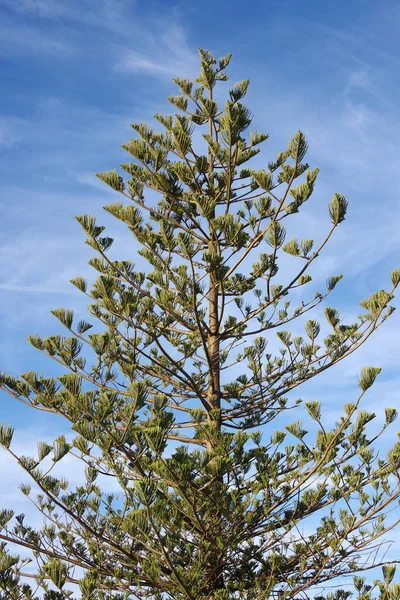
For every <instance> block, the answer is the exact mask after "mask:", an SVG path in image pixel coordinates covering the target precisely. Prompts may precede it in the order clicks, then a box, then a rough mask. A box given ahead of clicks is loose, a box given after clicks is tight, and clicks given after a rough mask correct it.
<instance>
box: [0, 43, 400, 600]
mask: <svg viewBox="0 0 400 600" xmlns="http://www.w3.org/2000/svg"><path fill="white" fill-rule="evenodd" d="M199 53H200V63H201V64H200V74H199V76H198V78H197V79H196V81H191V80H188V79H180V78H176V79H175V80H174V81H175V83H176V85H177V87H178V95H171V96H170V97H169V98H168V100H169V102H170V103H171V104H172V106H173V107H174V109H176V111H177V112H176V114H174V115H160V114H158V115H155V120H156V122H157V123H156V125H157V127H158V129H161V130H160V131H159V130H158V129H155V128H153V127H150V126H148V125H147V124H146V123H133V124H132V129H133V132H134V137H133V138H132V139H131V140H129V141H128V142H126V143H125V144H124V145H123V146H122V147H123V149H124V150H125V151H126V152H127V153H128V154H129V155H130V159H129V160H130V162H126V163H124V164H123V165H121V169H122V171H123V172H125V173H127V174H128V176H129V179H128V180H127V181H126V182H125V181H124V178H123V176H122V175H120V174H119V173H118V172H117V171H116V170H111V171H106V172H104V173H99V174H98V175H97V176H98V177H99V179H100V180H101V181H103V182H104V183H106V184H107V185H108V186H109V187H111V188H112V189H113V190H114V191H116V192H117V193H119V194H120V196H119V199H120V200H119V201H117V202H114V203H112V204H109V205H107V206H105V207H104V209H105V211H106V212H107V213H108V215H110V216H112V217H114V218H115V219H117V220H119V221H120V222H121V223H123V224H124V225H125V226H126V227H127V229H128V231H129V233H130V234H131V235H132V240H133V245H132V247H131V248H129V249H126V255H125V258H123V259H122V260H115V259H113V258H111V256H110V253H109V250H110V248H111V246H112V244H113V239H112V238H111V237H108V236H105V235H104V234H103V232H104V229H105V228H104V227H103V226H100V225H97V223H96V219H95V217H94V216H91V215H83V216H79V217H77V221H78V222H79V224H80V225H81V227H82V228H83V230H84V232H85V235H86V236H87V239H86V243H87V244H88V245H89V246H90V248H91V249H92V250H93V252H94V256H93V257H92V258H91V259H90V261H89V264H90V265H91V266H92V267H93V269H94V271H95V272H96V278H95V279H94V281H93V282H92V283H91V284H89V283H88V282H87V281H86V280H85V279H83V278H82V277H76V278H74V279H72V280H71V282H72V284H73V285H74V286H75V287H76V288H77V289H78V290H79V291H81V292H82V293H83V294H85V296H86V297H88V299H89V306H88V312H89V315H90V322H89V321H86V320H84V319H74V313H73V312H72V311H71V310H70V309H67V308H58V309H55V310H53V311H52V313H53V315H54V316H56V318H57V319H58V320H59V321H60V322H61V324H62V325H63V326H64V327H65V328H66V330H67V337H63V336H61V335H53V336H48V337H44V338H42V337H40V336H39V335H32V336H30V337H29V342H30V343H31V344H32V345H33V346H34V348H36V349H37V350H39V351H40V352H42V353H43V354H45V355H46V357H48V358H49V359H52V360H54V361H56V362H57V364H58V366H59V365H62V366H63V367H64V371H65V372H64V373H63V374H60V375H58V376H57V377H46V376H45V375H44V374H42V373H36V372H35V371H27V372H25V373H23V374H22V375H21V376H20V377H15V376H11V375H7V374H4V373H2V374H0V387H1V389H2V390H4V391H5V392H7V393H8V394H10V395H11V396H13V397H14V398H15V399H17V400H19V401H21V402H23V403H25V404H28V405H31V406H32V407H33V408H36V409H38V410H45V411H49V412H52V413H55V414H57V415H59V416H61V417H63V418H64V419H66V421H67V422H68V423H69V425H70V430H69V431H68V433H66V434H65V435H61V436H59V437H58V438H57V439H55V440H54V441H53V442H52V443H51V444H49V443H47V442H39V443H38V446H37V456H35V457H31V456H18V455H17V454H16V452H15V450H14V448H13V443H12V437H13V428H12V427H10V426H8V425H1V426H0V443H1V445H2V446H3V448H4V449H5V451H7V452H9V453H10V454H11V455H12V456H13V457H14V459H15V460H16V461H17V462H18V464H19V466H20V467H21V468H23V469H24V470H25V472H26V474H27V476H29V477H30V478H31V479H32V486H30V485H28V484H24V485H22V486H21V488H20V489H21V491H22V493H23V494H25V495H26V496H28V497H29V500H31V501H32V502H33V503H34V505H35V506H36V508H37V509H38V511H39V512H40V513H41V515H42V516H43V518H44V525H43V527H31V526H30V525H29V524H27V523H26V522H25V518H24V515H15V514H14V513H13V511H11V510H7V509H4V510H1V511H0V527H1V539H2V543H1V544H0V600H5V599H7V600H9V599H11V600H17V599H18V600H20V599H22V598H24V599H26V600H38V597H39V596H38V594H39V593H40V597H43V598H44V599H45V600H61V599H62V600H65V599H66V598H70V599H71V600H72V598H73V593H72V592H71V591H70V590H69V589H68V586H69V585H70V584H71V583H77V584H78V585H79V589H80V596H81V598H82V600H128V599H130V598H133V597H135V598H139V599H145V598H154V599H155V600H163V599H164V598H167V597H169V598H172V599H176V600H206V599H210V600H211V599H212V600H236V599H237V600H239V599H241V600H256V599H257V600H264V599H265V600H268V599H272V598H279V599H280V600H300V599H301V598H305V597H310V594H311V596H312V597H314V594H315V593H317V592H315V586H317V588H318V594H320V592H321V589H322V588H323V587H324V586H325V585H326V586H327V587H328V586H333V585H335V584H336V583H337V580H338V579H340V578H341V577H343V576H346V577H347V576H349V575H354V576H355V577H354V581H353V589H352V590H351V591H348V590H347V591H344V590H341V589H336V590H335V591H333V592H328V593H326V594H325V593H322V595H319V596H318V595H317V596H316V598H318V599H319V600H345V599H346V600H347V599H349V598H353V599H354V600H356V599H357V600H372V599H373V598H379V599H380V600H395V599H397V600H398V598H399V597H400V588H399V584H397V583H394V577H395V569H394V567H392V566H391V565H389V564H386V563H385V546H384V545H383V541H382V540H384V539H385V534H387V533H388V532H389V531H391V529H392V528H393V527H394V525H395V524H396V520H398V516H395V511H394V510H393V509H394V508H396V506H397V503H398V501H399V499H400V488H399V472H400V442H397V443H396V444H395V445H394V447H393V448H391V449H390V450H389V451H388V452H387V455H386V456H384V455H383V453H382V451H380V453H377V451H376V445H375V442H376V440H377V439H378V438H379V437H380V435H382V432H383V431H385V430H386V428H387V427H390V426H391V425H392V423H393V422H394V421H395V419H396V417H397V412H396V410H395V409H393V408H386V410H385V411H384V414H385V423H384V425H383V426H382V428H381V431H380V432H378V433H377V432H376V428H374V422H373V421H374V419H375V414H374V413H370V412H367V411H365V410H364V409H363V404H362V403H363V396H364V394H365V393H370V392H368V390H369V388H370V387H371V386H372V385H373V383H374V381H375V379H376V377H377V375H378V374H379V372H380V369H378V368H374V367H365V368H364V369H362V371H361V374H360V377H359V380H358V384H359V387H360V388H361V392H359V396H358V397H357V398H356V399H355V401H354V402H352V403H348V404H346V405H345V407H344V409H343V415H342V416H340V417H339V418H338V419H337V420H336V422H333V421H332V422H331V421H329V419H327V418H326V417H324V410H323V409H324V406H323V403H322V402H321V401H319V400H313V401H308V402H306V403H305V404H304V406H302V401H301V400H300V399H294V398H297V396H293V394H295V393H297V388H298V387H299V386H300V385H301V384H303V383H305V382H307V381H309V380H310V379H312V378H314V377H316V376H317V375H319V374H320V373H322V372H324V371H325V370H326V369H328V368H330V367H331V366H333V365H335V364H336V363H338V362H340V361H341V360H343V359H344V358H346V357H347V356H349V355H350V354H351V353H352V352H354V351H355V350H356V349H357V348H359V347H360V345H361V344H362V343H363V342H364V341H365V340H366V339H368V338H369V336H370V335H371V334H372V333H373V332H374V331H375V330H376V329H377V328H378V327H380V325H381V324H382V323H383V322H384V321H385V320H386V318H387V317H388V316H390V314H391V312H392V311H393V310H394V309H393V307H392V306H391V305H390V302H391V301H392V298H393V292H394V289H395V288H396V286H397V285H398V284H399V281H400V275H399V274H400V271H393V272H392V274H391V284H392V288H391V289H389V290H380V291H377V292H373V293H372V294H371V295H370V297H369V298H367V299H366V300H364V301H362V302H361V306H362V307H363V309H364V312H363V314H362V315H360V317H359V318H358V319H357V320H356V321H355V322H346V320H345V319H344V318H342V317H341V316H340V314H339V312H338V310H337V309H335V308H332V307H330V306H326V307H325V308H324V315H325V319H322V321H323V322H321V323H320V322H319V321H317V320H316V319H315V318H313V317H312V316H311V317H310V315H308V314H307V313H309V312H310V311H312V310H313V309H315V308H317V307H318V306H319V305H320V304H321V303H323V302H324V301H325V299H326V298H327V297H328V296H329V295H330V294H331V293H332V292H333V290H334V288H335V286H336V285H337V283H338V282H339V281H340V279H341V278H342V275H333V276H328V277H327V280H326V287H325V286H324V287H325V289H323V290H321V291H315V290H314V291H313V292H312V293H309V292H308V291H307V290H308V289H309V287H311V286H308V287H307V284H308V283H310V282H311V275H310V272H309V271H310V270H311V269H312V266H313V263H314V261H315V260H316V259H317V258H318V256H320V255H321V254H322V253H323V251H324V248H325V246H326V244H327V243H328V241H329V239H330V237H331V235H332V234H333V233H334V231H335V229H336V228H337V227H338V226H340V224H341V223H342V222H343V220H344V219H345V215H346V210H347V201H346V199H345V198H344V197H343V196H342V195H341V194H334V196H333V199H332V201H331V202H330V203H329V204H328V215H327V231H326V232H325V233H324V234H322V233H321V231H318V232H317V234H318V236H317V237H318V239H316V240H315V241H314V240H311V239H308V237H307V233H308V232H306V231H305V232H304V235H305V237H304V239H301V238H292V239H290V240H289V241H286V243H285V237H286V229H287V230H288V231H289V230H290V222H291V219H293V218H295V215H296V214H297V213H298V212H300V211H302V210H305V206H308V207H309V208H308V209H307V210H310V211H312V205H311V202H309V201H310V199H311V197H312V194H313V191H314V187H315V185H316V180H317V176H318V172H319V171H318V169H316V168H310V166H309V165H308V164H307V163H306V162H304V161H305V157H306V154H307V148H308V145H307V141H306V139H305V136H304V134H303V133H302V132H300V131H299V132H297V133H296V134H295V135H294V136H293V137H292V138H291V139H290V140H289V143H288V146H287V148H286V149H284V150H282V151H281V152H279V153H278V155H277V156H276V158H275V159H274V160H272V161H270V162H267V163H264V164H267V167H266V168H264V169H254V168H253V166H252V165H253V162H252V159H253V158H254V157H255V156H256V154H257V153H258V152H259V151H260V146H261V144H262V143H263V142H265V141H266V140H267V138H268V135H267V134H266V133H261V132H258V131H256V132H254V131H251V130H250V126H251V121H252V114H251V112H250V110H249V109H248V108H247V107H246V106H245V105H244V104H243V103H242V101H243V99H244V98H245V96H246V92H247V90H248V87H249V81H248V80H243V81H240V82H238V83H236V84H234V85H232V86H230V88H229V89H228V92H227V96H226V101H225V102H222V103H221V102H220V98H221V94H214V89H215V87H216V86H217V85H218V84H219V82H224V81H226V80H227V79H228V75H227V72H226V68H227V67H228V65H229V62H230V59H231V55H227V56H226V57H224V58H221V59H219V60H217V59H216V58H215V57H214V56H213V55H212V54H211V53H210V52H209V51H207V50H200V52H199ZM201 136H202V138H201ZM199 138H200V139H202V143H201V144H199V145H198V143H197V142H198V140H199ZM204 144H205V145H206V148H205V149H204ZM202 146H203V148H202ZM149 190H150V191H151V194H149V195H147V194H146V192H147V191H149ZM306 203H308V204H306ZM329 217H330V221H331V222H330V223H328V221H329ZM283 222H284V224H283ZM303 222H306V220H304V221H303ZM286 224H287V225H286ZM282 253H286V255H288V256H286V259H287V260H291V261H293V264H294V267H296V266H297V271H296V272H295V274H294V275H293V273H292V274H291V275H290V276H289V275H288V273H285V272H283V270H282V269H281V260H280V259H281V257H282ZM136 254H138V255H139V257H140V261H141V262H140V265H141V270H139V269H137V268H136V267H135V265H134V264H133V262H132V260H131V259H132V255H136ZM291 257H293V258H291ZM299 286H304V288H303V287H302V297H301V299H300V300H299V295H300V294H299V290H297V289H296V288H298V287H299ZM303 290H304V292H303ZM311 315H312V313H311ZM296 319H298V323H299V325H300V330H301V331H304V332H305V333H304V334H303V336H300V335H296V334H295V333H293V332H292V331H290V330H288V328H290V323H291V322H292V321H294V320H296ZM298 330H299V328H297V331H298ZM275 333H276V338H275V340H278V343H279V348H278V349H277V350H276V351H274V350H272V349H271V344H269V342H270V341H271V339H272V337H273V336H275ZM378 408H380V407H378ZM336 409H337V407H335V410H336ZM288 412H291V413H293V412H294V418H290V417H289V416H288V417H286V414H287V413H288ZM325 414H326V413H325ZM377 416H379V415H378V411H377ZM276 418H280V421H279V423H280V425H279V427H280V429H282V431H281V430H275V431H274V429H273V428H272V426H273V425H274V424H273V423H272V422H273V421H274V420H275V419H276ZM285 418H287V420H286V421H285V423H283V424H282V420H284V419H285ZM371 424H372V425H371ZM262 427H265V430H262V429H260V428H262ZM270 427H271V429H270ZM67 458H68V459H69V460H70V461H73V460H75V461H76V463H77V465H78V464H81V465H82V484H81V485H78V486H72V485H71V484H70V483H69V482H68V481H67V480H66V479H65V478H64V477H63V476H62V475H60V473H62V470H63V469H62V467H63V465H65V464H66V462H63V461H65V460H66V459H67ZM77 468H78V467H77ZM105 481H107V482H109V481H112V482H113V484H112V489H114V490H115V492H114V493H108V492H107V491H106V487H105V486H104V482H105ZM303 525H306V526H305V527H303ZM6 543H11V544H14V546H13V547H15V545H17V546H18V544H19V545H21V546H23V548H24V553H26V552H27V551H30V552H31V554H32V558H34V559H35V562H34V563H32V565H31V570H32V567H33V571H34V576H35V582H34V583H33V581H32V580H31V579H30V580H28V583H26V582H25V580H24V579H23V574H24V572H25V571H26V570H25V566H26V565H27V564H28V561H29V559H26V558H23V556H25V554H24V555H23V556H22V555H21V556H17V555H15V556H14V555H13V554H10V553H9V552H8V549H7V546H6ZM368 561H369V562H368ZM367 564H368V567H373V566H375V565H378V564H383V573H382V581H376V582H372V583H371V584H369V583H366V580H365V579H364V578H363V577H361V576H360V573H358V571H360V572H361V571H363V570H365V569H366V568H367V567H366V565H367ZM37 588H38V591H37ZM39 590H40V591H39Z"/></svg>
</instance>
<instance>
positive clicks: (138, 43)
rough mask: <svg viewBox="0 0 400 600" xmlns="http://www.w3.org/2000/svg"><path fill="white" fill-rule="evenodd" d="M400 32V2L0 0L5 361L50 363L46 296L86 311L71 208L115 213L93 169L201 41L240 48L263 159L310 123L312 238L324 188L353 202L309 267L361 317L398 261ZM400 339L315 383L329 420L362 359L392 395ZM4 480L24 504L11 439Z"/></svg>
mask: <svg viewBox="0 0 400 600" xmlns="http://www.w3.org/2000/svg"><path fill="white" fill-rule="evenodd" d="M399 32H400V4H399V3H398V2H397V1H396V0H388V1H385V0H382V1H381V2H374V1H372V0H347V1H344V0H337V1H335V2H323V1H322V0H309V1H308V0H305V1H303V2H300V0H281V1H275V0H271V1H268V0H266V1H261V0H252V1H251V2H249V3H244V2H243V1H242V0H230V1H228V0H212V1H211V0H202V2H194V1H192V0H182V1H179V0H177V1H171V0H162V1H160V2H156V1H154V0H148V1H146V2H142V1H141V0H133V1H132V0H96V2H95V1H94V0H80V1H79V2H78V1H77V0H0V75H1V82H2V86H1V87H2V93H1V95H0V156H1V158H0V182H1V183H0V214H1V221H0V227H1V238H0V370H4V371H7V372H11V373H14V374H18V373H21V372H24V371H28V370H31V369H37V370H39V371H40V370H43V371H45V372H47V373H50V372H53V371H52V369H53V367H52V365H49V364H48V363H47V362H46V360H45V359H44V358H43V357H41V355H40V354H39V353H38V352H37V351H35V350H34V349H33V348H32V347H31V346H30V345H29V344H28V343H27V342H26V337H27V335H28V334H29V333H36V332H37V333H40V334H41V335H46V334H52V333H54V332H56V331H59V330H60V328H59V325H58V324H57V321H56V320H55V319H54V318H53V317H52V316H51V315H50V314H49V313H50V310H51V309H52V308H55V307H58V306H67V307H71V308H75V309H77V311H78V312H79V311H80V312H82V314H83V315H84V313H85V304H84V302H83V300H82V297H81V295H80V294H79V292H78V291H77V290H76V289H75V288H74V287H73V286H72V285H71V284H70V283H69V280H70V279H71V278H72V277H74V276H76V275H85V274H86V273H89V267H87V260H88V259H89V258H90V257H91V256H92V252H91V251H90V248H88V247H87V246H86V245H85V244H84V235H83V233H82V231H81V229H80V227H79V225H78V224H77V223H76V221H75V219H74V216H75V215H77V214H83V213H94V214H96V215H98V217H99V218H98V220H99V223H102V222H105V221H106V220H107V219H106V218H105V217H103V215H102V206H103V205H104V204H106V203H108V202H110V201H111V200H112V199H114V200H116V198H115V196H114V195H113V194H112V193H111V192H109V191H108V190H107V189H106V188H105V186H104V185H102V184H101V183H100V182H99V181H98V180H97V179H96V178H95V176H94V173H95V172H98V171H103V170H106V169H109V168H114V167H118V165H119V164H120V163H121V162H123V161H124V160H126V154H125V153H124V152H123V151H122V150H121V148H120V144H121V143H123V142H125V141H127V140H128V139H129V138H130V137H132V130H131V129H130V127H129V124H130V123H131V122H133V121H141V120H145V121H150V120H151V118H152V115H153V114H154V113H156V112H162V113H166V112H168V111H170V112H173V109H172V106H171V105H170V104H169V103H168V102H167V101H166V96H168V95H171V94H174V93H175V91H176V87H175V85H174V84H173V83H172V82H171V79H172V77H174V76H189V77H191V76H195V75H196V73H197V64H198V59H197V52H196V49H197V47H199V46H200V47H204V48H209V49H210V50H212V51H213V52H214V53H215V54H216V55H217V56H222V55H225V54H226V53H228V52H232V54H233V58H232V62H231V66H230V69H229V73H230V81H231V82H232V81H237V80H241V79H244V78H247V77H248V78H249V79H250V81H251V85H250V91H249V94H248V96H247V98H246V104H248V105H249V106H250V108H251V110H252V112H253V113H254V115H255V116H254V128H255V129H260V130H262V131H267V132H268V133H269V134H270V140H269V141H267V142H266V143H265V144H264V145H263V153H262V156H263V157H265V162H267V161H268V160H271V159H272V158H273V157H274V156H275V154H276V151H277V150H281V149H284V148H285V147H286V144H287V141H288V139H289V137H290V136H291V135H292V134H293V133H295V132H296V131H297V130H298V129H301V130H302V131H304V133H305V134H306V136H307V139H308V141H309V146H310V152H309V157H308V161H309V162H310V164H311V166H313V167H314V166H315V167H319V168H320V169H321V173H320V177H319V180H318V183H317V186H316V192H315V194H314V196H313V200H312V201H310V205H309V206H307V210H306V211H305V213H304V217H301V218H302V219H303V221H302V223H304V226H305V227H306V226H307V227H308V228H309V229H310V232H311V236H312V234H313V232H315V233H319V232H320V231H321V229H323V230H324V231H325V229H326V228H327V227H328V224H329V221H328V217H327V210H326V205H327V203H328V201H329V200H330V199H331V197H332V194H333V193H334V192H337V191H339V192H341V193H343V194H345V195H346V197H347V198H348V200H349V214H348V218H347V219H346V221H345V223H344V224H343V227H341V228H340V230H339V231H338V232H337V235H336V236H335V238H334V239H333V240H332V243H331V244H330V246H329V247H328V249H327V251H326V252H325V253H324V255H323V256H321V260H320V261H319V264H318V266H317V267H316V270H315V273H314V277H315V279H316V280H317V281H318V279H319V280H321V281H323V280H324V279H325V278H326V277H327V276H329V275H331V274H336V273H343V274H344V275H345V279H344V280H343V281H342V282H341V283H340V285H339V286H338V288H337V290H335V293H334V296H333V297H332V300H331V303H332V304H334V305H335V306H337V307H338V308H340V310H341V312H342V313H343V314H344V315H346V316H348V318H349V319H351V315H357V314H358V313H359V312H360V309H359V307H358V305H357V303H358V301H359V300H362V299H363V298H365V297H367V296H368V295H369V294H370V293H371V292H373V291H375V290H379V289H381V288H387V287H388V285H389V284H388V282H389V272H390V271H391V270H393V269H397V268H400V235H399V229H400V208H399V206H400V205H399V190H400V185H399V184H400V169H399V139H400V113H399V110H398V98H399V95H400V67H399V55H400V35H399ZM108 222H109V221H108V220H107V223H108ZM117 231H120V230H117ZM124 235H126V234H124ZM304 237H307V236H304ZM309 237H310V236H309ZM121 239H122V238H121ZM123 240H128V238H123ZM130 248H131V250H127V247H124V251H125V255H123V256H121V258H130V256H127V253H128V254H129V252H132V253H133V254H134V253H135V246H134V245H132V246H131V247H130ZM395 305H397V306H398V307H400V302H399V300H396V302H395ZM399 333H400V311H396V312H395V313H394V315H393V316H392V317H391V319H390V321H388V322H386V324H385V325H384V327H382V328H381V330H380V331H379V332H377V333H376V335H375V336H373V337H372V338H371V340H369V342H368V343H367V344H366V345H365V346H364V347H363V348H362V349H361V350H360V352H359V353H356V354H355V355H353V356H352V357H351V358H350V359H349V360H348V361H347V362H346V363H342V364H340V365H338V366H337V367H335V369H332V372H331V373H328V374H327V375H326V377H325V378H324V379H323V380H321V384H320V385H317V387H315V388H313V390H312V393H313V394H314V395H315V394H317V397H318V399H321V400H322V401H324V402H326V406H327V410H328V411H329V413H330V414H331V416H332V418H334V415H337V414H339V412H340V408H341V407H342V405H343V404H344V403H345V402H348V401H350V400H352V399H354V396H355V394H356V393H357V388H356V380H357V375H358V373H359V370H360V367H361V366H364V365H373V366H380V367H383V372H382V374H381V376H380V378H379V380H378V381H377V383H376V384H375V386H374V388H373V389H372V390H371V391H370V393H369V395H368V398H367V400H366V404H367V406H368V408H373V409H376V410H377V411H379V410H380V411H381V412H380V415H381V416H382V409H383V407H384V406H393V407H395V408H398V407H399V405H400V392H399V383H400V372H399V362H400V358H399V349H400V348H399V346H400V344H399ZM307 393H308V392H307ZM299 395H300V396H301V391H300V390H299ZM0 423H9V424H12V425H14V426H15V427H16V430H17V431H16V436H15V440H16V444H17V446H16V447H17V449H19V450H21V453H25V454H29V452H32V451H33V450H32V449H33V448H34V446H35V443H36V440H37V439H48V440H52V439H54V437H55V436H56V435H57V433H58V432H60V431H63V430H64V429H65V426H64V425H63V424H62V423H60V421H58V420H54V419H51V418H50V417H48V416H46V415H44V414H42V413H39V412H36V411H34V410H29V409H26V408H25V407H21V406H19V405H18V404H17V403H16V401H14V400H12V399H9V398H8V397H7V396H6V395H5V394H0ZM397 430H398V426H397V425H396V426H395V431H394V433H395V432H396V431H397ZM394 437H395V436H394V434H393V435H392V438H393V439H394ZM392 441H393V440H392ZM71 470H73V469H71ZM0 480H1V481H2V482H3V483H4V481H7V485H6V486H5V485H2V486H1V487H0V508H2V507H5V506H8V505H10V504H13V505H15V506H17V507H20V508H18V509H19V510H26V512H27V513H28V510H30V509H29V508H25V507H26V506H27V505H26V502H25V501H24V498H23V497H22V494H21V493H20V492H19V491H18V489H17V487H18V484H19V482H20V481H21V476H20V473H16V472H15V469H14V468H13V465H12V463H11V462H10V461H9V459H8V458H6V456H5V454H4V453H3V452H2V451H0ZM24 502H25V503H24ZM32 518H34V517H33V516H32ZM396 539H397V542H396V546H395V547H397V549H398V548H399V547H400V542H399V541H398V540H399V539H400V534H397V537H396Z"/></svg>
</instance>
